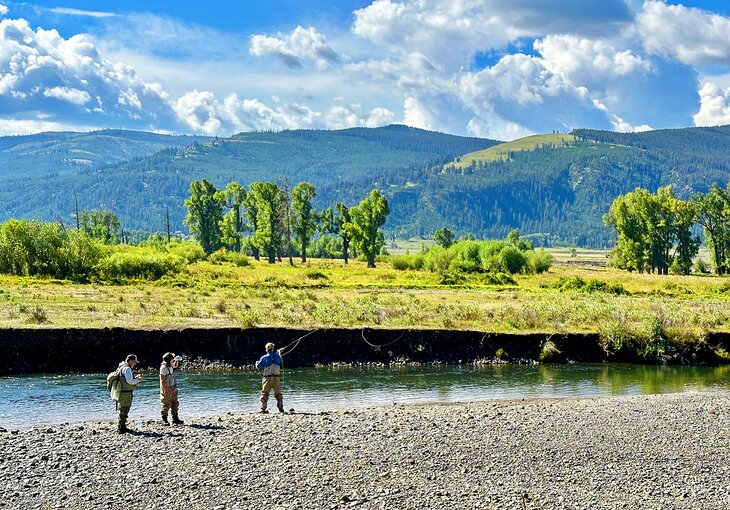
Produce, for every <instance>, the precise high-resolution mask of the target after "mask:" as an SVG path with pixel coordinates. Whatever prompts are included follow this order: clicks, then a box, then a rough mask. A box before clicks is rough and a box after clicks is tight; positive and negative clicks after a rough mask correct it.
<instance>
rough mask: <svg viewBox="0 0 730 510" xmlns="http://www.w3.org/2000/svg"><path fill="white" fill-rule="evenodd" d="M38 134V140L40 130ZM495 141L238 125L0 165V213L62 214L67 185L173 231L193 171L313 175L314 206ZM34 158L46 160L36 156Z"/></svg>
mask: <svg viewBox="0 0 730 510" xmlns="http://www.w3.org/2000/svg"><path fill="white" fill-rule="evenodd" d="M37 136H39V138H40V139H41V142H42V143H45V142H46V138H47V137H48V136H49V134H45V133H44V134H42V135H37ZM41 142H39V143H41ZM497 143H499V142H498V141H496V140H486V139H479V138H468V137H459V136H453V135H447V134H443V133H435V132H430V131H425V130H421V129H415V128H411V127H406V126H400V125H391V126H385V127H381V128H351V129H343V130H337V131H322V130H293V131H281V132H247V133H240V134H238V135H235V136H232V137H230V138H215V139H207V140H203V141H198V140H194V141H193V142H192V143H190V144H188V145H186V146H185V147H172V148H166V149H164V150H161V151H158V152H155V153H154V154H151V155H147V156H146V157H134V158H133V159H129V158H128V159H127V160H126V161H123V162H119V163H113V164H107V165H77V166H75V167H74V168H67V167H63V168H64V171H63V172H55V173H53V174H51V172H50V171H49V170H48V169H44V170H43V171H40V170H39V169H32V170H27V171H25V172H21V173H18V172H15V173H12V172H4V171H2V170H0V221H2V220H5V219H7V218H10V217H24V218H39V219H46V220H53V219H60V220H62V221H65V222H71V218H72V212H73V203H72V199H71V198H70V197H72V196H73V194H74V193H75V194H76V195H77V196H78V197H79V206H80V207H81V208H86V209H93V208H100V207H106V208H109V209H111V210H113V211H114V212H115V213H116V214H117V215H118V216H119V217H120V219H121V220H122V223H123V225H124V226H126V227H127V228H132V229H141V230H151V231H155V230H161V229H162V228H163V226H164V217H165V214H166V211H167V210H168V209H169V211H170V217H171V221H172V223H173V227H174V228H176V229H181V230H182V229H183V227H182V220H183V218H184V216H185V213H186V211H185V209H184V206H183V201H184V199H185V198H186V197H187V196H188V188H189V187H190V183H191V182H192V181H193V180H199V179H202V178H207V179H208V180H210V181H212V182H213V183H214V184H216V185H217V186H219V187H223V186H225V185H226V184H227V183H228V182H230V181H233V180H236V181H238V182H240V183H241V184H244V185H245V186H248V185H249V184H250V183H251V182H254V181H275V182H278V181H279V180H280V179H281V178H282V177H286V178H287V179H288V181H289V183H290V185H291V186H294V185H295V184H296V183H298V182H301V181H308V182H311V183H312V184H314V185H315V186H316V187H317V189H318V192H319V193H320V196H319V199H318V204H319V205H323V204H325V203H328V202H330V201H332V200H343V201H347V202H348V203H354V202H356V201H359V200H361V199H362V198H363V197H364V196H365V195H366V194H367V193H368V192H369V191H370V189H372V188H373V187H375V186H379V185H380V183H383V182H385V180H387V179H388V178H390V177H389V176H392V175H398V174H399V173H400V172H402V171H403V170H404V169H409V168H410V169H416V168H426V167H431V166H440V165H442V164H444V163H446V162H447V161H450V160H451V159H453V158H454V157H455V156H456V155H458V154H463V153H466V152H471V151H474V150H478V149H483V148H487V147H490V146H492V145H495V144H497ZM0 147H2V141H1V140H0ZM38 160H39V161H40V162H41V163H44V164H45V162H46V160H45V159H43V158H42V157H41V156H40V155H39V156H38ZM0 161H1V160H0ZM28 161H32V158H30V159H29V160H28ZM2 165H3V163H2V162H0V166H2ZM363 180H365V181H369V183H367V184H362V186H363V187H362V189H360V188H357V187H356V186H355V185H354V184H353V183H358V184H357V185H360V184H359V183H361V182H362V181H363Z"/></svg>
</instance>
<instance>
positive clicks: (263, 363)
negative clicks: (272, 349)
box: [256, 354, 271, 369]
mask: <svg viewBox="0 0 730 510" xmlns="http://www.w3.org/2000/svg"><path fill="white" fill-rule="evenodd" d="M270 359H271V356H269V355H268V354H265V355H263V356H261V359H260V360H258V361H257V362H256V368H258V369H261V368H266V367H268V366H269V365H271V361H270Z"/></svg>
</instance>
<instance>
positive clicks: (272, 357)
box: [256, 342, 284, 413]
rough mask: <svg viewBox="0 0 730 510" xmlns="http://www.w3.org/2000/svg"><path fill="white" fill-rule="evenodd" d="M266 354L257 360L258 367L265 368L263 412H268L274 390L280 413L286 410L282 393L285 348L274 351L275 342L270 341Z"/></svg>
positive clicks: (262, 387) (262, 399) (262, 383)
mask: <svg viewBox="0 0 730 510" xmlns="http://www.w3.org/2000/svg"><path fill="white" fill-rule="evenodd" d="M265 348H266V354H264V355H263V356H261V359H260V360H258V361H257V362H256V368H257V369H263V371H264V378H263V380H262V382H261V385H262V386H261V412H262V413H268V412H269V411H267V409H266V404H267V402H268V401H269V393H271V390H274V398H275V399H276V407H277V408H278V409H279V412H280V413H283V412H284V395H283V394H282V393H281V382H280V380H279V379H280V377H281V366H282V364H283V363H284V361H283V360H282V359H281V355H282V353H283V352H284V348H281V349H279V350H278V351H274V344H273V343H271V342H269V343H267V344H266V346H265Z"/></svg>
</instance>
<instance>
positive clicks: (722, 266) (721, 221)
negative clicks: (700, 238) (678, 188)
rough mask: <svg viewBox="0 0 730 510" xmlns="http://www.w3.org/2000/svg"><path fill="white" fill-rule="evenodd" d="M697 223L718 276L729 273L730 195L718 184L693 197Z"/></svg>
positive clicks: (691, 201)
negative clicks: (700, 227)
mask: <svg viewBox="0 0 730 510" xmlns="http://www.w3.org/2000/svg"><path fill="white" fill-rule="evenodd" d="M690 203H691V204H692V207H693V209H694V212H695V219H696V221H697V222H698V223H699V224H700V225H701V226H702V228H703V230H704V232H705V238H706V240H707V246H708V247H709V248H710V253H711V254H712V263H713V264H714V266H715V272H716V273H717V274H720V275H721V274H726V273H727V272H728V255H729V254H730V193H728V191H726V190H723V189H722V188H720V187H719V186H718V185H717V184H713V185H712V186H710V190H709V191H708V192H707V193H706V194H703V193H697V194H695V195H693V196H692V198H691V199H690Z"/></svg>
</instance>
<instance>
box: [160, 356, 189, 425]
mask: <svg viewBox="0 0 730 510" xmlns="http://www.w3.org/2000/svg"><path fill="white" fill-rule="evenodd" d="M180 361H182V357H181V356H175V355H174V354H173V353H171V352H166V353H165V355H164V356H162V364H161V365H160V404H161V406H162V409H161V414H162V423H163V424H165V425H169V424H170V422H169V421H167V413H168V411H172V423H174V424H175V425H182V424H183V421H182V420H181V419H180V418H179V417H178V415H177V411H178V407H179V406H180V403H179V401H178V397H177V380H176V379H175V370H177V368H178V367H179V366H180Z"/></svg>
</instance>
